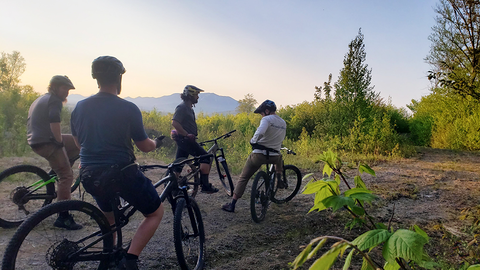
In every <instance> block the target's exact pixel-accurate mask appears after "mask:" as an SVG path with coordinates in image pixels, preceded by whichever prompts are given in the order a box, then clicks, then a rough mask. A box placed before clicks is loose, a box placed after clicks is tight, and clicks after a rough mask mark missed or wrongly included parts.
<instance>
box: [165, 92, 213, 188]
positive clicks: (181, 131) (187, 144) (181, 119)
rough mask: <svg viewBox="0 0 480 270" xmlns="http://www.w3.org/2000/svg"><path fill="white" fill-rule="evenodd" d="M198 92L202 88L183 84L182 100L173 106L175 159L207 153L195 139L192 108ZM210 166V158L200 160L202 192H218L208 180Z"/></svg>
mask: <svg viewBox="0 0 480 270" xmlns="http://www.w3.org/2000/svg"><path fill="white" fill-rule="evenodd" d="M200 92H203V90H202V89H200V88H198V87H195V86H193V85H187V86H185V89H183V93H182V94H180V98H181V99H182V100H183V102H182V103H180V105H178V106H177V107H176V108H175V113H174V114H173V118H172V126H173V128H174V130H172V139H173V140H174V141H175V142H176V143H177V153H176V158H177V159H178V158H187V157H188V155H192V156H200V155H205V154H207V151H205V149H203V147H201V146H200V145H199V144H198V143H197V141H196V139H197V135H198V131H197V123H196V122H195V111H194V110H193V108H192V107H193V106H195V104H197V102H198V94H199V93H200ZM210 168H211V160H210V158H206V159H202V160H200V183H201V185H202V192H203V193H207V194H211V193H215V192H218V188H215V187H214V186H213V185H212V184H211V183H209V182H208V175H209V173H210Z"/></svg>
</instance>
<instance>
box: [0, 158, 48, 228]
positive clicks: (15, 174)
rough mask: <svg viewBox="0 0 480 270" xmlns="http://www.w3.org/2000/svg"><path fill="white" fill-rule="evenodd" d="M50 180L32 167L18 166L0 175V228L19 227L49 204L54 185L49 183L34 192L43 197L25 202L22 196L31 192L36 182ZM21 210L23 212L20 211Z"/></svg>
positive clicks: (46, 175) (44, 173)
mask: <svg viewBox="0 0 480 270" xmlns="http://www.w3.org/2000/svg"><path fill="white" fill-rule="evenodd" d="M50 178H51V176H49V175H48V174H47V173H46V172H45V171H44V170H43V169H41V168H39V167H37V166H33V165H18V166H14V167H11V168H9V169H6V170H5V171H3V172H2V173H0V183H1V184H2V189H1V191H0V204H1V205H2V208H1V209H0V227H2V228H12V227H16V226H18V225H20V224H21V223H22V222H23V221H24V220H25V219H26V218H27V216H28V215H30V214H32V213H34V212H36V211H38V210H39V209H40V208H42V207H43V206H45V205H47V204H50V203H51V202H52V200H53V198H55V184H54V183H49V184H47V185H45V186H44V187H42V188H40V189H38V190H36V191H34V194H35V195H39V194H43V195H45V196H43V197H41V198H40V197H39V198H36V199H30V200H27V201H25V199H24V196H25V195H26V194H27V193H28V192H29V191H31V187H30V186H31V185H32V184H33V183H35V182H37V181H44V182H45V181H48V180H49V179H50ZM22 208H23V210H22Z"/></svg>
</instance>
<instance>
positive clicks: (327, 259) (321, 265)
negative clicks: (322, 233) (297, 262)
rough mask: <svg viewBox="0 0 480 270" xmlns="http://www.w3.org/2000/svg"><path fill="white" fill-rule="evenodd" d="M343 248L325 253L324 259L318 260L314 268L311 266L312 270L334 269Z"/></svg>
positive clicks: (313, 265)
mask: <svg viewBox="0 0 480 270" xmlns="http://www.w3.org/2000/svg"><path fill="white" fill-rule="evenodd" d="M340 251H341V248H340V247H339V248H332V249H330V250H329V251H327V252H325V253H324V254H323V255H322V257H320V258H319V259H318V260H316V261H315V262H314V263H313V264H312V266H310V268H309V269H310V270H327V269H330V267H332V265H333V263H334V262H335V260H336V259H337V257H338V254H339V253H340Z"/></svg>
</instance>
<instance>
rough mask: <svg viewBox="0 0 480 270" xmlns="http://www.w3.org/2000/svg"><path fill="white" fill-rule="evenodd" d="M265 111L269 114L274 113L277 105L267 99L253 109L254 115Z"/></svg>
mask: <svg viewBox="0 0 480 270" xmlns="http://www.w3.org/2000/svg"><path fill="white" fill-rule="evenodd" d="M266 109H268V110H269V111H270V112H275V111H276V110H277V105H275V102H273V101H271V100H268V99H267V100H265V101H264V102H262V104H260V106H258V108H257V109H255V111H254V113H264V112H265V110H266Z"/></svg>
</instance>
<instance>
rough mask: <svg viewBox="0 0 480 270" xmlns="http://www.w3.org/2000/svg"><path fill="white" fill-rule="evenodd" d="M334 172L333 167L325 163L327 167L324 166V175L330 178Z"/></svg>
mask: <svg viewBox="0 0 480 270" xmlns="http://www.w3.org/2000/svg"><path fill="white" fill-rule="evenodd" d="M332 172H333V170H332V167H330V165H329V164H328V163H325V166H323V172H322V173H323V175H327V176H328V177H330V175H332Z"/></svg>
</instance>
